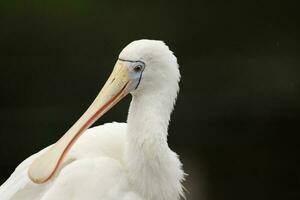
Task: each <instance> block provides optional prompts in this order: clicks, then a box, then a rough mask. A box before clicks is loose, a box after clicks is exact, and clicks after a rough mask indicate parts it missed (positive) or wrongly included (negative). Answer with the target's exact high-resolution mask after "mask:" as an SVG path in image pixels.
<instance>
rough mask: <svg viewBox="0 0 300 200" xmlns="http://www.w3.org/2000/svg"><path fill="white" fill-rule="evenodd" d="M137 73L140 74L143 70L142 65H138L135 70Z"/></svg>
mask: <svg viewBox="0 0 300 200" xmlns="http://www.w3.org/2000/svg"><path fill="white" fill-rule="evenodd" d="M133 70H134V71H135V72H140V71H141V70H142V65H137V66H135V67H134V68H133Z"/></svg>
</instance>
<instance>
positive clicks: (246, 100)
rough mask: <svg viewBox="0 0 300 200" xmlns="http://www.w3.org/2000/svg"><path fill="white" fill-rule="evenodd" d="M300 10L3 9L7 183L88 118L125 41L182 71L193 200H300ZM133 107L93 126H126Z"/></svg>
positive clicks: (207, 2) (135, 4) (119, 4)
mask: <svg viewBox="0 0 300 200" xmlns="http://www.w3.org/2000/svg"><path fill="white" fill-rule="evenodd" d="M298 8H299V7H298V6H297V5H296V4H292V3H290V2H288V1H284V2H283V1H282V2H278V1H271V0H265V1H254V0H245V1H237V0H231V1H222V0H215V1H211V0H199V1H194V2H192V1H174V0H173V1H149V2H146V1H114V0H105V1H96V0H73V1H71V0H44V1H37V0H32V1H30V2H28V1H13V0H11V1H8V0H7V1H5V0H3V1H1V2H0V47H1V48H0V53H1V54H0V89H1V98H0V112H1V115H0V122H1V126H0V138H1V139H0V141H1V145H0V156H1V159H0V182H1V183H2V182H4V181H5V180H6V179H7V178H8V177H9V175H10V174H11V173H12V172H13V170H14V168H15V167H16V166H17V165H18V163H20V162H21V161H22V160H24V159H25V158H26V157H27V156H29V155H31V154H33V153H34V152H36V151H38V150H40V149H41V148H44V147H45V146H47V145H49V144H51V143H53V142H55V141H56V140H57V139H58V138H59V137H60V136H61V135H62V134H63V133H64V132H65V131H66V130H67V129H68V128H69V127H70V126H71V125H72V124H73V123H74V122H75V121H76V119H77V118H78V117H79V116H80V115H81V114H82V113H83V112H84V111H85V109H86V108H87V107H88V105H89V104H90V103H91V101H92V100H93V98H94V97H95V96H96V94H97V93H98V91H99V89H100V88H101V86H102V85H103V84H104V82H105V80H106V78H107V77H108V76H109V74H110V72H111V69H112V67H113V65H114V63H115V61H116V58H117V57H118V54H119V52H120V51H121V49H122V48H123V47H124V46H125V45H126V44H128V43H129V42H131V41H133V40H136V39H141V38H149V39H160V40H164V41H165V42H166V43H167V44H168V45H169V46H170V48H171V49H172V50H173V51H174V52H175V55H176V56H177V57H178V61H179V64H180V66H181V68H180V70H181V74H182V80H181V84H180V86H181V91H180V95H179V97H178V101H177V105H176V109H175V112H174V113H173V115H172V122H171V124H170V134H169V145H170V147H171V148H172V149H173V150H174V151H176V152H177V153H178V154H180V158H181V160H182V162H183V163H184V169H185V171H186V173H188V174H189V176H188V177H187V181H186V182H185V187H186V188H187V189H188V190H189V193H188V194H187V198H188V199H191V200H198V199H199V200H219V199H228V200H229V199H230V200H240V199H243V200H248V199H249V200H253V199H258V200H260V199H264V200H266V199H285V200H287V199H300V173H299V170H300V159H299V153H300V148H299V139H300V137H299V119H300V92H299V90H300V69H299V67H300V66H299V64H300V56H299V55H300V54H299V52H300V49H299V34H300V31H299V27H300V25H299V23H298V22H299V21H297V12H299V10H298ZM129 101H130V97H127V98H126V100H125V101H122V102H121V103H120V104H119V105H118V106H116V107H115V108H114V109H113V110H111V111H110V112H109V113H107V114H106V115H105V116H104V117H103V118H101V119H100V120H99V121H98V122H97V123H96V124H102V123H105V122H110V121H125V120H126V114H127V109H128V104H129Z"/></svg>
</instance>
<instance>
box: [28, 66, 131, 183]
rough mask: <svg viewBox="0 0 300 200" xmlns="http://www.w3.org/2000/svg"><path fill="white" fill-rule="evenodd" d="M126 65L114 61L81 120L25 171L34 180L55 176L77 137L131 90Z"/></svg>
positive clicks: (44, 179)
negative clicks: (106, 77)
mask: <svg viewBox="0 0 300 200" xmlns="http://www.w3.org/2000/svg"><path fill="white" fill-rule="evenodd" d="M129 85H131V84H130V79H129V77H128V68H127V67H126V66H124V63H122V62H117V63H116V65H115V67H114V69H113V72H112V74H111V75H110V77H109V79H108V80H107V81H106V83H105V85H104V86H103V88H102V90H101V91H100V93H99V94H98V96H97V97H96V99H95V100H94V102H93V103H92V104H91V105H90V107H89V108H88V109H87V111H86V112H85V113H84V114H83V115H82V116H81V117H80V119H79V120H78V121H77V122H76V123H75V124H74V125H73V126H72V127H71V128H70V129H69V130H68V131H67V132H66V133H65V135H64V136H63V137H61V138H60V139H59V140H58V141H57V142H56V143H55V144H54V145H52V146H51V147H50V148H48V149H47V150H46V151H45V152H43V153H42V154H41V155H40V156H39V157H37V158H36V159H35V160H34V161H33V163H32V164H31V165H30V167H29V170H28V175H29V178H30V179H31V180H32V181H33V182H35V183H39V184H40V183H44V182H46V181H47V180H49V179H50V178H51V177H52V176H54V175H55V172H56V171H57V170H58V169H59V168H60V165H61V163H62V161H63V159H64V157H65V155H66V154H67V152H68V151H69V150H70V148H71V147H72V145H73V144H74V143H75V141H76V140H77V139H78V138H79V136H80V135H81V134H82V133H83V132H84V131H85V130H86V129H87V128H89V127H90V126H91V125H92V124H93V123H94V122H95V121H96V120H97V119H98V118H99V117H101V116H102V115H103V114H104V113H106V112H107V111H108V110H109V109H110V108H111V107H113V106H114V105H115V104H116V103H117V102H118V101H120V100H121V99H122V98H123V97H124V96H126V94H128V93H129V92H130V89H131V88H130V86H129Z"/></svg>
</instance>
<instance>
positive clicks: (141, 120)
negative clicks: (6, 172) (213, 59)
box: [0, 40, 184, 200]
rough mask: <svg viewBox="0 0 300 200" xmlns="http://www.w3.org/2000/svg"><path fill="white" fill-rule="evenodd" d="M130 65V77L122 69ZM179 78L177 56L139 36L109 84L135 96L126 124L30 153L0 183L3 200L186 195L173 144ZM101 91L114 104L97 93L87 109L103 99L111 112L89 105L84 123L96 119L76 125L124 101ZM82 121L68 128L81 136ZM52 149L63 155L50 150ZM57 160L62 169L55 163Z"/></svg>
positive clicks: (165, 199) (147, 199) (164, 199)
mask: <svg viewBox="0 0 300 200" xmlns="http://www.w3.org/2000/svg"><path fill="white" fill-rule="evenodd" d="M119 65H120V66H121V67H120V66H119ZM125 68H126V73H125V72H124V73H125V74H126V77H125V75H124V74H122V73H123V72H122V73H121V72H120V69H125ZM140 68H142V69H140ZM115 71H116V72H115ZM120 74H121V75H120ZM121 76H122V77H123V78H124V77H125V78H127V79H128V81H127V82H126V84H125V83H124V84H123V85H122V84H121V83H122V82H117V83H115V82H116V81H117V80H115V79H118V77H121ZM122 77H121V78H120V79H122ZM127 79H126V80H127ZM179 79H180V74H179V69H178V64H177V59H176V57H175V56H174V55H173V53H172V52H171V51H170V50H169V49H168V47H167V46H166V45H165V44H164V43H163V42H161V41H155V40H138V41H134V42H132V43H130V44H129V45H128V46H127V47H125V48H124V49H123V51H122V52H121V53H120V55H119V60H118V62H117V64H116V67H115V70H114V72H113V73H112V75H111V77H110V79H109V80H108V81H107V83H106V85H105V86H104V88H106V87H109V88H108V89H109V90H111V88H113V89H112V90H114V91H115V90H116V89H115V88H117V90H118V91H119V89H118V88H122V90H120V91H121V94H122V95H120V98H121V97H123V96H125V95H126V94H125V92H127V93H131V94H132V101H131V104H130V108H129V114H128V118H127V123H116V122H114V123H108V124H104V125H101V126H97V127H94V128H91V129H88V130H86V131H85V132H84V134H83V135H82V136H81V137H80V138H79V139H78V140H77V141H76V138H75V137H74V138H75V141H76V142H75V143H74V145H73V146H72V144H73V141H72V142H68V144H70V143H71V146H72V147H69V146H68V147H66V145H64V146H63V148H61V147H60V146H59V145H58V144H57V143H59V142H60V141H63V140H65V139H64V138H67V137H65V136H64V137H63V138H62V139H61V140H60V141H58V142H57V143H56V144H54V145H52V146H50V147H47V148H45V149H43V150H42V151H40V152H38V153H37V154H34V155H32V156H30V157H29V158H27V159H26V160H25V161H23V162H22V163H21V164H20V165H19V166H18V167H17V168H16V170H15V172H14V173H13V174H12V175H11V177H10V178H9V179H8V180H7V181H6V182H5V183H4V184H3V185H2V186H1V187H0V199H1V200H19V199H20V200H66V199H74V200H81V199H89V200H176V199H177V200H178V199H180V197H181V196H183V191H182V190H183V187H182V185H181V182H182V181H183V179H184V172H183V170H182V168H181V163H180V161H179V159H178V156H177V155H176V154H175V153H174V152H173V151H171V150H170V149H169V147H168V144H167V133H168V125H169V120H170V114H171V112H172V110H173V106H174V103H175V100H176V96H177V92H178V89H179V87H178V82H179ZM114 84H115V85H114ZM124 88H125V89H124ZM108 89H107V90H108ZM102 90H105V91H104V92H105V95H106V96H105V95H103V94H104V92H102V91H101V92H100V94H99V95H100V97H101V98H100V97H99V99H105V98H106V97H107V96H109V101H105V102H104V103H101V102H100V100H99V99H98V97H97V98H96V100H95V101H94V103H93V104H92V106H91V107H90V108H89V109H90V110H92V111H93V114H95V113H96V111H94V110H95V107H97V106H98V104H99V106H100V105H101V106H100V107H101V109H102V108H103V107H104V108H105V109H102V110H101V109H100V110H101V112H97V117H95V115H92V117H87V116H88V114H89V112H92V111H89V110H88V111H87V113H88V114H87V113H85V115H84V116H85V117H84V116H83V117H82V118H83V119H80V120H85V121H83V122H86V120H87V119H91V118H92V119H93V120H91V121H88V123H87V122H86V123H83V122H82V123H81V122H80V120H79V121H78V122H77V123H76V124H79V125H80V127H82V126H83V127H85V126H86V127H85V128H88V126H90V125H91V124H92V123H93V122H94V121H95V120H96V119H94V118H98V117H100V116H101V115H102V114H104V113H105V112H106V111H107V110H108V109H109V108H110V107H108V105H109V106H110V104H112V105H111V106H113V105H114V104H115V103H116V102H117V101H118V100H119V99H120V98H119V96H118V95H119V94H120V93H119V92H118V93H117V94H116V95H115V96H112V95H110V93H109V95H107V93H106V92H107V91H106V89H102ZM124 91H125V92H124ZM122 92H123V93H124V95H123V93H122ZM102 93H103V94H102ZM114 94H115V93H114ZM103 96H104V97H103ZM115 97H116V98H115ZM115 99H117V100H115ZM99 102H100V103H99ZM107 102H108V103H107ZM103 104H104V106H103ZM93 105H94V106H93ZM99 106H98V107H99ZM98 107H97V111H99V109H98ZM107 107H108V108H107ZM106 108H107V109H106ZM103 110H105V111H103ZM102 111H103V112H102ZM99 113H100V114H99ZM76 124H75V125H74V126H73V127H72V128H71V129H70V130H69V131H68V132H72V131H73V132H74V130H75V129H76V131H77V132H76V134H79V132H80V131H81V132H83V131H84V130H85V129H82V130H81V129H80V131H78V127H79V125H78V127H77V126H76ZM74 127H75V128H74ZM67 134H68V133H67ZM70 134H73V133H70ZM74 134H75V132H74ZM80 134H81V133H80ZM76 137H77V136H76ZM61 143H63V142H61ZM54 150H55V151H56V150H57V152H59V153H56V152H55V153H51V151H53V152H54ZM62 150H64V152H63V153H61V152H62ZM65 150H66V151H65ZM60 151H61V152H60ZM47 152H48V154H47ZM49 152H50V153H49ZM43 155H46V156H43ZM52 157H53V159H52ZM48 159H49V160H50V161H49V160H48ZM51 159H52V160H51ZM60 159H61V160H60ZM36 160H40V161H41V162H40V161H36ZM53 160H54V161H53ZM52 161H53V162H54V163H55V166H58V167H57V168H54V167H51V166H52V165H51V164H53V163H52ZM34 162H35V163H34ZM45 162H46V164H47V163H48V162H49V163H50V164H49V166H50V167H45V166H44V165H43V164H44V163H45ZM41 163H42V164H41ZM47 165H48V164H47ZM53 166H54V165H53ZM44 169H45V170H44ZM47 170H48V171H47ZM50 172H51V173H52V174H50ZM28 174H29V177H30V178H29V177H28ZM33 181H34V182H36V183H34V182H33ZM37 183H39V184H37Z"/></svg>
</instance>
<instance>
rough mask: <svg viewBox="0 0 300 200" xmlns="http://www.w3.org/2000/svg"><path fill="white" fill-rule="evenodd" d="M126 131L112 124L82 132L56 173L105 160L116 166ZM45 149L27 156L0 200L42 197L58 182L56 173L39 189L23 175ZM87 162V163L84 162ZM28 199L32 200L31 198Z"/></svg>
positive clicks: (1, 191) (1, 188) (4, 186)
mask: <svg viewBox="0 0 300 200" xmlns="http://www.w3.org/2000/svg"><path fill="white" fill-rule="evenodd" d="M126 127H127V124H126V123H117V122H113V123H107V124H104V125H100V126H96V127H93V128H90V129H88V130H86V131H85V133H83V136H82V137H80V138H79V140H78V141H77V142H76V143H75V144H74V148H72V150H71V151H70V152H69V154H67V156H66V158H65V161H64V163H63V165H62V167H61V169H60V171H62V170H64V169H66V171H68V170H67V169H68V168H71V169H72V167H73V166H74V165H75V164H76V165H79V164H80V165H81V164H82V165H84V163H90V162H94V159H95V158H102V157H105V158H111V159H113V160H117V161H119V162H120V161H121V160H122V158H123V150H124V140H125V137H126ZM49 147H51V145H50V146H48V147H46V148H44V149H42V150H41V151H39V152H38V153H36V154H33V155H31V156H30V157H28V158H27V159H25V160H24V161H23V162H22V163H20V164H19V165H18V166H17V168H16V169H15V171H14V172H13V173H12V174H11V176H10V177H9V178H8V179H7V181H6V182H5V183H3V184H2V185H1V186H0V199H1V200H6V199H18V198H14V197H18V196H20V195H21V196H23V195H25V196H26V195H29V196H30V193H31V192H33V193H35V194H37V193H39V194H41V195H43V193H44V192H45V191H47V190H48V189H49V187H51V186H52V184H53V183H54V182H55V181H56V180H58V179H59V178H60V177H59V176H60V172H59V173H58V175H57V176H56V177H54V179H55V180H53V181H50V182H49V183H46V184H43V185H36V184H34V183H32V182H31V181H30V179H29V178H28V174H27V171H28V168H29V166H30V164H31V163H32V162H33V161H34V159H35V158H37V157H38V156H39V155H41V154H42V153H43V152H44V151H46V150H47V149H48V148H49ZM88 159H90V160H91V161H89V162H86V161H87V160H88ZM81 160H82V162H81ZM104 160H105V159H104ZM79 161H80V162H79ZM102 162H104V161H102ZM19 194H20V195H19ZM25 196H23V198H22V199H26V197H25ZM36 196H38V195H36ZM29 199H30V198H29ZM31 199H32V200H33V198H31Z"/></svg>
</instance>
